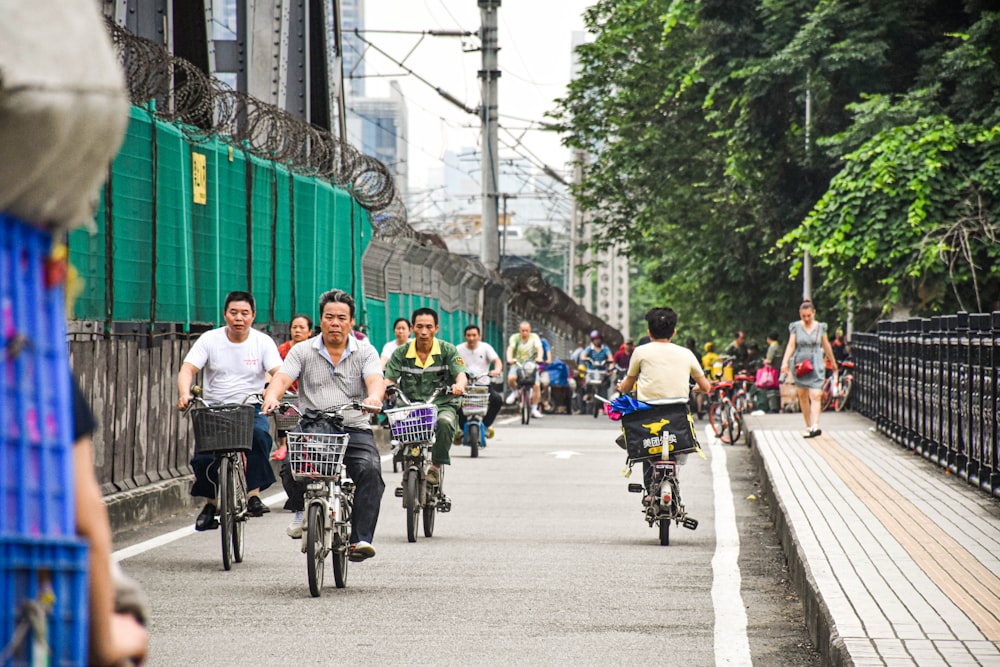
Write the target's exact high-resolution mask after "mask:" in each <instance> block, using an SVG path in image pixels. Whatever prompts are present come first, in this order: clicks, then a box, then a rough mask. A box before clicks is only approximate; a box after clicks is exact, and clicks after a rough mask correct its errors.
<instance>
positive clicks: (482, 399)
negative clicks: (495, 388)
mask: <svg viewBox="0 0 1000 667" xmlns="http://www.w3.org/2000/svg"><path fill="white" fill-rule="evenodd" d="M489 403H490V388H489V387H467V388H466V389H465V393H464V394H462V412H464V413H465V416H466V417H468V416H470V415H482V414H486V408H487V407H488V406H489Z"/></svg>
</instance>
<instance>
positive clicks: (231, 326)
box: [177, 291, 281, 530]
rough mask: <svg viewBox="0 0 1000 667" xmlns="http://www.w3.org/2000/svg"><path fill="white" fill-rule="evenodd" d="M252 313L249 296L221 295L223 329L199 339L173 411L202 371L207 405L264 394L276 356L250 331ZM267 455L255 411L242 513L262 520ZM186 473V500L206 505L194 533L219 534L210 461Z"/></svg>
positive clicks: (263, 427) (270, 476)
mask: <svg viewBox="0 0 1000 667" xmlns="http://www.w3.org/2000/svg"><path fill="white" fill-rule="evenodd" d="M256 313H257V309H256V302H255V301H254V298H253V295H252V294H250V293H249V292H243V291H235V292H230V293H229V294H227V295H226V303H225V305H224V306H223V309H222V316H223V318H225V320H226V326H224V327H219V328H218V329H212V330H211V331H206V332H205V333H203V334H202V335H201V336H199V337H198V340H196V341H195V343H194V346H193V347H192V348H191V350H190V351H189V352H188V353H187V356H186V357H184V363H183V364H181V370H180V372H179V373H177V393H178V394H179V396H180V398H179V399H178V401H177V409H178V410H183V409H184V408H186V407H187V405H188V403H190V402H191V385H192V383H193V382H194V377H195V375H197V374H198V372H199V371H201V370H202V369H204V371H205V382H204V387H203V394H202V396H203V398H204V399H205V400H206V401H208V402H209V403H242V402H243V399H244V398H246V395H247V394H255V393H260V392H262V391H264V381H265V378H266V377H267V374H268V373H270V374H271V375H274V374H275V373H277V372H278V369H279V368H281V354H279V353H278V346H277V345H276V344H275V342H274V340H272V339H271V337H270V336H268V335H267V334H265V333H262V332H260V331H257V330H256V329H254V328H253V320H254V316H255V315H256ZM270 453H271V433H270V428H269V424H268V423H267V415H265V414H263V413H261V412H259V411H258V412H257V416H256V418H255V419H254V426H253V446H252V448H251V449H250V451H249V452H247V488H248V489H249V491H248V492H247V496H248V498H247V513H248V514H249V515H250V516H263V515H264V513H265V512H270V511H271V510H270V509H269V508H268V507H267V505H265V504H264V502H263V501H262V500H261V499H260V492H261V491H263V490H264V489H266V488H267V487H269V486H271V485H272V484H274V482H275V478H274V471H273V470H272V469H271V461H270V459H269V455H270ZM191 468H192V470H194V484H193V485H192V487H191V495H192V496H195V497H197V498H203V499H204V500H205V506H204V507H203V508H202V510H201V513H200V514H198V518H197V519H196V520H195V524H194V527H195V530H212V529H214V528H218V527H219V522H218V520H217V519H216V518H215V514H216V512H217V510H216V506H215V493H216V484H217V478H218V464H217V463H216V459H215V456H213V455H212V454H198V455H196V456H195V457H194V458H193V459H191ZM213 478H214V479H215V480H216V481H213Z"/></svg>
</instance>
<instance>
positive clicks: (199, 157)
mask: <svg viewBox="0 0 1000 667" xmlns="http://www.w3.org/2000/svg"><path fill="white" fill-rule="evenodd" d="M191 195H192V197H193V199H194V203H195V204H207V203H208V170H207V169H206V167H205V154H204V153H195V152H194V151H192V152H191Z"/></svg>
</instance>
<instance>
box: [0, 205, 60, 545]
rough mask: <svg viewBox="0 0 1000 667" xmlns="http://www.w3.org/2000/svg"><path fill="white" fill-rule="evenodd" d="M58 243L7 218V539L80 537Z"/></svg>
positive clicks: (1, 286)
mask: <svg viewBox="0 0 1000 667" xmlns="http://www.w3.org/2000/svg"><path fill="white" fill-rule="evenodd" d="M51 244H52V239H51V236H50V235H49V234H48V233H47V232H43V231H41V230H38V229H35V228H34V227H31V226H29V225H27V224H24V223H22V222H19V221H17V220H15V219H13V218H11V217H9V216H4V215H2V214H0V376H2V378H3V394H2V401H0V535H19V536H32V537H59V536H68V535H73V534H74V533H75V526H76V516H75V511H74V500H73V460H72V405H71V400H72V399H71V393H70V370H69V357H68V353H67V350H66V321H65V307H64V300H63V291H62V287H61V286H60V285H56V286H48V285H46V284H45V275H46V271H45V261H46V259H47V257H48V255H49V253H50V250H51Z"/></svg>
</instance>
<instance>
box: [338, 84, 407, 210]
mask: <svg viewBox="0 0 1000 667" xmlns="http://www.w3.org/2000/svg"><path fill="white" fill-rule="evenodd" d="M406 136H407V122H406V100H405V99H404V98H403V91H402V90H401V89H400V87H399V83H397V82H396V81H392V82H390V83H389V97H350V96H348V97H347V140H348V141H349V142H350V143H351V144H353V145H354V146H357V147H358V148H359V149H360V150H361V152H362V153H364V154H365V155H371V156H372V157H375V158H377V159H378V160H379V161H381V162H383V163H385V165H386V166H387V167H389V170H390V171H392V175H393V177H394V178H395V179H396V187H398V188H399V192H400V194H402V195H403V197H404V198H405V197H406V194H407V190H408V189H409V188H408V182H409V172H408V160H407V147H408V145H409V144H408V143H407V139H406Z"/></svg>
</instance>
